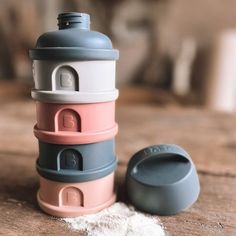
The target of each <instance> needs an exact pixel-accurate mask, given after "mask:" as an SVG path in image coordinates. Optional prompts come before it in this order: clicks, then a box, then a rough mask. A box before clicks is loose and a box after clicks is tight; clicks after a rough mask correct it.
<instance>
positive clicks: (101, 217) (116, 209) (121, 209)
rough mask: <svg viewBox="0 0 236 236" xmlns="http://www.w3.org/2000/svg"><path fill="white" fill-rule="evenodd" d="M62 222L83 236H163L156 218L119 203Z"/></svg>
mask: <svg viewBox="0 0 236 236" xmlns="http://www.w3.org/2000/svg"><path fill="white" fill-rule="evenodd" d="M62 220H63V221H65V222H66V223H67V224H68V225H69V227H70V228H71V229H72V230H76V232H78V234H79V235H84V236H147V235H148V236H154V235H155V236H165V231H164V229H163V227H162V225H161V223H160V220H159V219H158V218H157V217H156V216H155V217H153V216H150V215H146V214H143V213H140V212H137V211H135V210H134V208H133V207H128V206H127V205H125V204H124V203H119V202H118V203H115V204H114V205H112V206H111V207H109V208H107V209H105V210H103V211H101V212H98V213H96V214H92V215H85V216H80V217H76V218H64V219H62Z"/></svg>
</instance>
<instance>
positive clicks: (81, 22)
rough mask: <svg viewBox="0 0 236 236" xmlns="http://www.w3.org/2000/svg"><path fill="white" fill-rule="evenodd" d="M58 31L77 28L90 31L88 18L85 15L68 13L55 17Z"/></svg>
mask: <svg viewBox="0 0 236 236" xmlns="http://www.w3.org/2000/svg"><path fill="white" fill-rule="evenodd" d="M57 20H58V24H57V25H58V27H59V30H62V29H70V28H77V29H83V30H90V17H89V15H88V14H86V13H77V12H68V13H61V14H59V15H58V17H57Z"/></svg>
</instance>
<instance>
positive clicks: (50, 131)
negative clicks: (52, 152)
mask: <svg viewBox="0 0 236 236" xmlns="http://www.w3.org/2000/svg"><path fill="white" fill-rule="evenodd" d="M36 113H37V124H36V125H35V127H34V133H35V136H36V137H37V138H39V139H40V140H43V141H44V142H48V143H55V144H57V143H60V144H78V143H79V144H84V143H93V142H99V141H103V140H107V139H110V138H113V137H114V136H115V135H116V133H117V130H118V126H117V124H116V122H115V102H106V103H96V104H67V105H63V104H53V103H41V102H36Z"/></svg>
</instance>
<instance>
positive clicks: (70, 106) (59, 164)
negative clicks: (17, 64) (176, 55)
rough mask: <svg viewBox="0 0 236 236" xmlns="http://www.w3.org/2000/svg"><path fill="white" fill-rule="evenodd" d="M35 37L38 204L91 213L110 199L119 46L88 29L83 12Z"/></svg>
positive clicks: (69, 213)
mask: <svg viewBox="0 0 236 236" xmlns="http://www.w3.org/2000/svg"><path fill="white" fill-rule="evenodd" d="M58 26H59V30H57V31H53V32H48V33H45V34H43V35H41V36H40V37H39V39H38V41H37V44H36V47H35V48H34V49H32V50H30V57H31V59H33V77H34V82H35V88H34V89H33V90H32V97H33V99H35V101H36V113H37V124H36V125H35V127H34V134H35V136H36V137H37V138H38V142H39V157H38V160H37V163H36V167H37V172H38V174H39V176H40V189H39V191H38V194H37V199H38V203H39V206H40V207H41V208H42V209H43V210H44V211H45V212H47V213H49V214H51V215H54V216H59V217H75V216H79V215H82V214H87V213H93V212H97V211H99V210H101V209H103V208H105V207H108V206H110V205H111V204H112V203H113V202H114V201H115V192H114V171H115V169H116V165H117V160H116V154H115V149H114V137H115V135H116V134H117V131H118V126H117V124H116V122H115V100H116V99H117V97H118V90H117V89H116V88H115V64H116V62H115V61H116V60H117V59H118V56H119V55H118V51H117V50H115V49H113V47H112V43H111V41H110V39H109V38H108V37H107V36H105V35H104V34H101V33H98V32H95V31H90V18H89V15H87V14H84V13H63V14H59V16H58Z"/></svg>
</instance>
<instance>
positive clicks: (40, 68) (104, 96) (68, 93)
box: [31, 60, 118, 103]
mask: <svg viewBox="0 0 236 236" xmlns="http://www.w3.org/2000/svg"><path fill="white" fill-rule="evenodd" d="M115 66H116V63H115V61H70V62H69V61H66V62H62V61H44V60H42V61H39V60H34V62H33V75H34V83H35V88H34V89H32V93H31V94H32V97H33V98H34V99H36V100H39V101H46V102H52V103H95V102H105V101H113V100H115V99H117V97H118V90H117V89H116V88H115V69H116V68H115Z"/></svg>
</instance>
